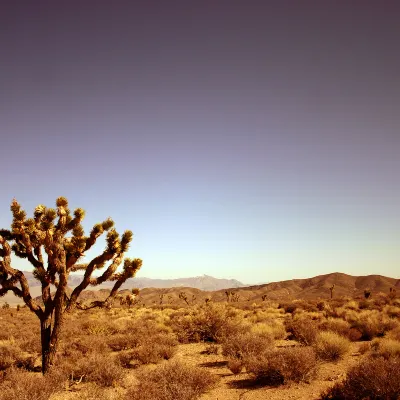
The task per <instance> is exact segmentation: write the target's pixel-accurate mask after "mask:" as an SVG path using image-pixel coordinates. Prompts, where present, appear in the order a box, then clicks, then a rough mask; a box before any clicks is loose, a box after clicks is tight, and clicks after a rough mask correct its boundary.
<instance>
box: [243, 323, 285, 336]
mask: <svg viewBox="0 0 400 400" xmlns="http://www.w3.org/2000/svg"><path fill="white" fill-rule="evenodd" d="M251 332H253V333H255V334H256V335H260V336H266V337H267V338H269V337H271V336H272V337H273V338H274V339H278V340H279V339H285V338H286V335H287V333H286V329H285V326H284V325H283V323H281V322H279V321H270V322H269V323H258V324H254V325H253V326H252V327H251Z"/></svg>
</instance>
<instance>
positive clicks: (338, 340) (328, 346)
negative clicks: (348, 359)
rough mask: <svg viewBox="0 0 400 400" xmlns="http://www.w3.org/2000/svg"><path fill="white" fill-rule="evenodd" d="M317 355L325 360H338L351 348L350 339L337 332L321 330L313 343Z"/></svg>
mask: <svg viewBox="0 0 400 400" xmlns="http://www.w3.org/2000/svg"><path fill="white" fill-rule="evenodd" d="M313 347H314V349H315V352H316V354H317V356H318V357H319V358H320V359H322V360H325V361H337V360H339V359H341V358H343V357H344V356H345V355H346V354H347V353H348V352H349V350H350V341H349V339H347V338H345V337H343V336H341V335H339V334H338V333H335V332H330V331H325V332H320V333H318V335H317V336H316V339H315V342H314V344H313Z"/></svg>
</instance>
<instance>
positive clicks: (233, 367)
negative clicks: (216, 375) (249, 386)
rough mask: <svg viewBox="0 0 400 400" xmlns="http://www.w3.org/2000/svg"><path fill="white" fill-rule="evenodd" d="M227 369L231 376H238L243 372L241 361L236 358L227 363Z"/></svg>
mask: <svg viewBox="0 0 400 400" xmlns="http://www.w3.org/2000/svg"><path fill="white" fill-rule="evenodd" d="M227 367H228V368H229V370H230V371H231V372H232V373H233V374H235V375H236V374H240V373H241V372H242V370H243V367H244V366H243V361H242V360H238V359H236V358H230V359H229V360H228V363H227Z"/></svg>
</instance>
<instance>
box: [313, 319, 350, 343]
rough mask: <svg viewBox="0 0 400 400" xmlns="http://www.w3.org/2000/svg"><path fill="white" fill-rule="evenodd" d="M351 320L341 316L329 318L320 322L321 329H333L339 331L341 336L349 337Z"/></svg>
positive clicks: (332, 330)
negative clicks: (348, 320)
mask: <svg viewBox="0 0 400 400" xmlns="http://www.w3.org/2000/svg"><path fill="white" fill-rule="evenodd" d="M350 328H351V326H350V324H349V322H347V321H345V320H343V319H340V318H327V319H326V320H325V321H322V322H321V323H320V324H319V329H321V330H323V331H331V332H335V333H338V334H339V335H341V336H344V337H347V338H348V337H349V334H350Z"/></svg>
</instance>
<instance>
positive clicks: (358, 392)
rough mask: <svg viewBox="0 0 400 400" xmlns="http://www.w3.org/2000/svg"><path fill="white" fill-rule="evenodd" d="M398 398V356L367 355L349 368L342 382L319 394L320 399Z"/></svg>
mask: <svg viewBox="0 0 400 400" xmlns="http://www.w3.org/2000/svg"><path fill="white" fill-rule="evenodd" d="M399 398H400V358H399V357H395V358H389V359H388V360H385V359H384V358H383V357H378V358H371V357H367V358H366V359H364V360H363V361H362V362H361V363H360V364H359V365H357V366H355V367H353V368H351V369H350V371H349V372H348V373H347V377H346V379H345V380H344V381H343V382H340V383H337V384H336V385H335V386H333V387H332V388H330V389H328V390H327V391H326V392H325V393H323V394H322V395H321V399H322V400H366V399H368V400H395V399H399Z"/></svg>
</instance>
